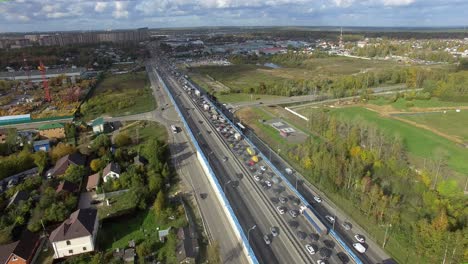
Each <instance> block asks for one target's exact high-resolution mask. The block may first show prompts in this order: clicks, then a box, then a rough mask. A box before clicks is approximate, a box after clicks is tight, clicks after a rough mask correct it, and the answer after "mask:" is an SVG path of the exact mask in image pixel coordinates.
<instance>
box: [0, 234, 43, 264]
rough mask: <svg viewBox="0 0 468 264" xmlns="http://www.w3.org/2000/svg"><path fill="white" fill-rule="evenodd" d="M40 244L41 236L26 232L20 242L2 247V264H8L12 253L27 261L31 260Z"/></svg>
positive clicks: (0, 249)
mask: <svg viewBox="0 0 468 264" xmlns="http://www.w3.org/2000/svg"><path fill="white" fill-rule="evenodd" d="M38 242H39V235H38V234H34V233H31V232H29V231H27V230H26V231H25V232H23V234H22V236H21V238H20V240H18V241H16V242H13V243H10V244H7V245H2V246H0V263H1V264H3V263H6V261H7V260H8V258H9V257H10V255H11V254H12V253H13V254H15V255H16V256H18V257H20V258H22V259H25V260H28V259H31V257H32V256H33V255H34V253H35V251H36V249H37V246H38Z"/></svg>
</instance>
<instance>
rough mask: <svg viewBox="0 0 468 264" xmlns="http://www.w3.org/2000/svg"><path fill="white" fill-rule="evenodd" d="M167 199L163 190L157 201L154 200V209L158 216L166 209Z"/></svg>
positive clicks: (159, 193)
mask: <svg viewBox="0 0 468 264" xmlns="http://www.w3.org/2000/svg"><path fill="white" fill-rule="evenodd" d="M165 203H166V201H165V198H164V193H163V191H162V190H160V191H159V192H158V195H157V196H156V200H154V204H153V209H154V212H155V213H156V215H157V216H159V215H161V214H162V212H163V210H164V208H165Z"/></svg>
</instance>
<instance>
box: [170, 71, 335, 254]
mask: <svg viewBox="0 0 468 264" xmlns="http://www.w3.org/2000/svg"><path fill="white" fill-rule="evenodd" d="M164 77H165V78H167V77H168V76H167V75H166V76H164ZM166 80H167V79H166ZM166 83H171V85H172V86H177V85H178V84H177V83H176V82H175V81H173V80H171V79H169V81H167V82H166ZM181 91H182V90H179V91H178V92H176V94H178V96H176V98H178V100H181V101H187V99H185V100H184V99H180V98H185V97H186V95H185V93H182V92H181ZM189 102H190V103H191V101H190V100H189ZM182 105H184V108H183V111H184V114H186V115H187V116H192V117H195V119H197V118H198V120H195V122H194V127H193V128H192V129H193V130H192V131H199V133H197V135H196V136H197V137H198V140H200V141H201V142H203V141H205V138H211V139H210V140H209V141H207V142H206V141H205V143H202V144H201V145H202V147H203V148H204V149H206V151H207V152H208V156H209V157H210V161H211V163H212V165H213V167H214V168H215V170H218V171H220V172H222V168H219V166H220V165H221V167H225V168H228V171H230V172H232V171H239V170H240V171H241V173H242V175H248V174H249V173H248V172H247V171H246V168H245V167H244V166H242V165H239V164H238V163H239V162H237V166H235V164H236V162H234V167H230V165H232V162H225V163H224V164H222V162H220V161H219V157H224V156H225V157H229V161H231V159H232V160H237V158H236V157H234V156H233V153H232V152H231V151H230V150H229V149H228V148H227V147H224V148H222V146H223V143H222V142H220V140H219V139H217V137H216V136H213V132H212V131H214V127H210V126H204V124H205V123H208V122H209V121H208V120H207V119H206V117H203V116H201V115H200V113H199V111H194V107H191V106H193V104H192V105H190V104H188V105H187V104H182ZM187 109H189V110H187ZM190 110H192V111H190ZM190 113H192V114H190ZM207 128H208V129H212V130H209V131H205V129H207ZM215 132H216V131H215ZM203 137H205V138H203ZM223 149H224V150H223ZM236 169H237V170H236ZM225 174H226V173H221V174H218V173H217V175H225ZM227 174H229V173H227ZM236 174H238V173H236ZM218 177H219V176H218ZM234 177H235V176H234ZM251 177H252V176H251V175H249V177H244V178H243V179H241V180H240V184H239V185H238V187H237V188H236V191H237V192H240V193H242V197H244V198H247V200H248V201H249V202H248V203H247V206H248V207H250V206H252V205H253V201H257V198H256V197H255V195H256V194H258V195H260V199H264V200H266V202H265V203H266V206H264V205H262V204H260V207H261V208H263V210H261V212H263V211H268V210H269V211H270V212H271V215H270V216H268V215H266V217H265V216H263V220H261V221H260V222H256V223H257V226H258V225H260V224H258V223H262V224H263V225H264V224H265V223H269V224H270V226H271V225H274V224H275V223H272V222H271V220H272V219H274V218H276V219H278V212H276V211H275V210H276V209H274V208H275V206H274V205H273V204H272V202H271V201H270V200H271V196H270V197H269V196H267V194H265V193H266V191H265V193H264V192H263V191H262V190H259V188H260V187H259V186H258V184H255V182H253V179H252V178H251ZM230 180H232V181H233V178H232V176H231V178H226V179H222V178H221V179H220V182H225V183H226V182H230ZM246 181H247V182H246ZM244 182H246V188H247V190H246V191H244V190H243V188H242V187H243V183H244ZM226 188H227V189H226V190H227V191H228V192H227V195H228V197H229V196H231V192H229V188H230V186H229V185H226ZM252 189H254V190H252ZM255 189H256V190H255ZM249 195H253V196H252V199H248V197H249ZM262 195H263V196H264V198H262V197H261V196H262ZM236 201H237V200H236ZM233 207H234V206H233ZM252 210H255V207H253V208H252ZM257 211H258V210H257ZM255 214H256V215H255V217H256V218H257V219H262V216H261V215H258V214H259V212H255ZM240 218H242V216H241V217H240ZM298 219H303V218H302V217H300V218H298ZM240 221H241V222H242V219H240ZM299 222H302V223H301V228H302V230H303V231H304V232H306V233H309V234H310V230H311V229H312V228H311V226H308V222H307V221H305V219H303V220H299ZM277 224H278V225H275V226H281V228H280V230H282V231H283V232H284V233H285V234H289V236H288V237H286V241H283V244H284V247H276V245H277V243H276V242H275V241H276V240H274V242H273V243H272V245H271V247H272V248H273V249H274V250H275V252H280V253H279V254H277V256H278V258H282V259H281V260H280V261H281V262H280V263H292V262H294V263H303V262H306V263H309V262H312V263H314V260H316V259H318V257H315V258H312V257H311V256H310V255H308V253H306V256H305V259H304V260H302V261H303V262H301V260H300V259H299V260H297V259H294V257H293V256H290V257H288V254H291V252H292V251H294V250H297V251H298V255H302V256H304V252H305V249H304V244H303V243H302V244H301V243H299V242H298V239H297V238H296V235H295V231H293V230H292V228H290V227H289V226H288V225H287V224H285V219H282V218H280V219H279V220H278V223H277ZM248 226H249V225H247V228H246V229H248ZM257 229H259V228H257ZM257 229H255V230H254V231H253V232H252V234H251V240H253V239H254V232H255V231H256V230H257ZM260 229H262V228H261V227H260ZM283 229H284V230H283ZM263 230H266V232H268V225H267V226H265V227H264V228H263ZM266 232H265V231H263V234H265V233H266ZM283 237H284V235H283V236H279V237H278V238H283ZM288 240H290V241H291V242H292V243H291V245H288V243H285V242H288ZM251 242H252V241H251ZM323 242H325V243H327V245H330V244H332V246H331V247H332V249H330V250H331V251H333V247H334V245H336V244H335V243H334V242H332V241H331V238H329V237H328V238H327V237H325V238H323V240H320V241H317V243H318V244H319V246H322V243H323ZM262 243H263V241H261V242H260V244H262ZM304 243H305V242H304ZM263 245H264V243H263ZM252 246H253V248H254V251H258V250H259V248H258V246H257V243H255V242H254V243H252ZM256 253H257V252H256ZM256 255H257V254H256ZM317 255H318V254H317ZM317 255H316V256H317ZM261 256H262V257H263V255H261ZM330 261H331V263H337V261H338V260H337V259H336V254H333V255H332V257H331V258H330ZM262 263H271V260H269V261H264V260H262Z"/></svg>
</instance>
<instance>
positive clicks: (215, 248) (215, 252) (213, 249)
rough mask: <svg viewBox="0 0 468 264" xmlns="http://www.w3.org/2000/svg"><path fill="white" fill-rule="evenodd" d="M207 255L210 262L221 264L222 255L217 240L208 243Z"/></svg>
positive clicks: (211, 263)
mask: <svg viewBox="0 0 468 264" xmlns="http://www.w3.org/2000/svg"><path fill="white" fill-rule="evenodd" d="M206 255H207V260H208V263H210V264H221V256H220V252H219V244H218V242H217V241H214V242H213V243H211V244H210V245H208V247H207V249H206Z"/></svg>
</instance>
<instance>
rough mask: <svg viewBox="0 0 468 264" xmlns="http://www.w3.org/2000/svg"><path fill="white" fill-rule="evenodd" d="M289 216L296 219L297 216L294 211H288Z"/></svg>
mask: <svg viewBox="0 0 468 264" xmlns="http://www.w3.org/2000/svg"><path fill="white" fill-rule="evenodd" d="M289 214H290V215H291V216H292V217H293V218H296V217H297V215H298V214H299V213H298V212H297V211H296V210H289Z"/></svg>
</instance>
